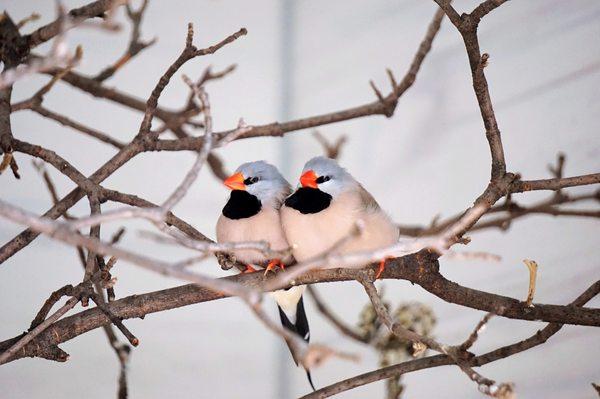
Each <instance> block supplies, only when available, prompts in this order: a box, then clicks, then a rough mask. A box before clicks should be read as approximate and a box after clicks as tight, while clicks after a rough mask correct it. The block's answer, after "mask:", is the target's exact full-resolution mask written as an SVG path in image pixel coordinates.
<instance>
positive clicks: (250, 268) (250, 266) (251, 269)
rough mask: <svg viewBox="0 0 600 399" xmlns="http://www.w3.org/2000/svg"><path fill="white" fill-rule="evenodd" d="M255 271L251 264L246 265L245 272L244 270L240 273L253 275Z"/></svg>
mask: <svg viewBox="0 0 600 399" xmlns="http://www.w3.org/2000/svg"><path fill="white" fill-rule="evenodd" d="M255 271H256V269H255V268H253V267H252V265H251V264H249V263H248V264H246V270H244V271H243V272H242V273H254V272H255Z"/></svg>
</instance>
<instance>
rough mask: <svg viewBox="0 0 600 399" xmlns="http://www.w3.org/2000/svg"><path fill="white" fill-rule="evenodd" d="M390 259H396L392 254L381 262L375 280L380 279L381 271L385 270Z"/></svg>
mask: <svg viewBox="0 0 600 399" xmlns="http://www.w3.org/2000/svg"><path fill="white" fill-rule="evenodd" d="M388 259H394V258H393V257H392V256H386V257H385V258H383V259H382V260H381V261H380V262H379V268H378V269H377V274H376V275H375V280H378V279H379V277H381V273H383V271H384V270H385V262H386V261H387V260H388Z"/></svg>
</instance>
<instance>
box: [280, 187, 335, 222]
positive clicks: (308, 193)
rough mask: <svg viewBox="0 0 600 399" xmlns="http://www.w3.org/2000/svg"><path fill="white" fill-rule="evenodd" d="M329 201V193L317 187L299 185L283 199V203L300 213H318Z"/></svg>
mask: <svg viewBox="0 0 600 399" xmlns="http://www.w3.org/2000/svg"><path fill="white" fill-rule="evenodd" d="M330 203H331V195H329V194H327V193H325V192H323V191H321V190H319V189H318V188H311V187H301V188H299V189H298V190H296V192H295V193H294V194H292V195H290V196H289V197H288V198H287V199H286V200H285V205H286V206H289V207H290V208H294V209H295V210H297V211H299V212H300V213H303V214H305V215H306V214H307V213H318V212H321V211H322V210H323V209H326V208H327V207H328V206H329V204H330Z"/></svg>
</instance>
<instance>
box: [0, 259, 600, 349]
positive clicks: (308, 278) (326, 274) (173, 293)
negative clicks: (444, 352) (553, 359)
mask: <svg viewBox="0 0 600 399" xmlns="http://www.w3.org/2000/svg"><path fill="white" fill-rule="evenodd" d="M378 266H379V265H378V264H374V265H371V266H370V268H371V269H372V270H373V271H375V270H376V269H377V268H378ZM438 267H439V264H438V262H437V260H436V259H435V256H434V255H432V254H429V253H427V252H425V251H423V252H419V253H417V254H415V255H409V256H405V257H402V258H396V259H394V260H390V261H388V263H387V266H386V269H385V271H384V272H383V274H382V276H381V277H382V278H385V279H404V280H408V281H411V282H413V283H415V284H418V285H420V286H422V287H423V288H424V289H426V290H427V291H429V292H431V293H432V294H434V295H436V296H438V297H439V298H441V299H443V300H445V301H447V302H451V303H456V304H460V305H463V306H467V307H470V308H473V309H480V310H485V311H494V312H497V313H498V315H499V316H504V317H509V318H515V319H523V320H543V321H550V322H557V323H564V324H578V325H590V326H600V310H599V309H591V308H581V307H577V306H574V305H567V306H560V305H544V304H534V306H533V307H528V306H527V305H526V304H525V303H524V302H521V301H518V300H516V299H512V298H508V297H504V296H500V295H495V294H490V293H487V292H483V291H478V290H474V289H471V288H466V287H462V286H460V285H458V284H456V283H453V282H451V281H449V280H447V279H446V278H445V277H443V276H442V275H441V274H440V273H439V271H438ZM361 273H364V271H363V270H356V269H326V270H316V271H312V272H309V273H306V274H305V275H303V276H301V277H299V278H297V279H296V280H295V281H294V284H295V285H305V284H317V283H325V282H335V281H351V280H356V279H357V278H358V276H359V275H360V274H361ZM273 278H275V276H272V277H264V276H263V275H262V274H261V273H251V274H238V275H235V276H231V277H224V278H221V279H219V280H221V281H223V282H228V283H238V284H242V285H243V286H245V287H248V288H256V289H261V287H263V286H264V285H266V284H268V283H269V281H270V280H272V279H273ZM597 284H598V285H599V286H600V283H597ZM276 288H281V287H276ZM226 297H227V295H225V294H223V293H221V292H214V291H211V290H209V289H206V288H202V287H199V286H197V285H194V284H187V285H183V286H179V287H175V288H169V289H165V290H161V291H155V292H149V293H146V294H140V295H132V296H129V297H126V298H123V299H120V300H116V301H113V302H110V303H109V304H108V305H107V307H108V308H109V310H110V311H111V313H113V314H114V315H115V316H117V317H119V318H121V319H129V318H139V317H143V316H145V315H146V314H150V313H156V312H161V311H165V310H169V309H174V308H178V307H182V306H187V305H191V304H195V303H201V302H208V301H214V300H218V299H223V298H226ZM498 309H503V311H502V312H499V311H498ZM108 323H110V320H109V319H108V317H106V315H105V314H104V312H102V311H101V310H100V309H97V308H93V309H88V310H85V311H83V312H80V313H78V314H75V315H73V316H70V317H67V318H64V319H62V320H60V321H58V322H57V323H54V324H53V325H52V326H51V327H50V328H49V329H48V330H47V331H45V332H44V333H42V334H40V336H39V337H38V338H36V340H34V341H33V342H32V343H30V344H29V345H28V346H26V347H25V348H23V350H22V351H20V352H19V353H17V354H15V356H14V357H13V358H11V360H16V359H19V358H22V357H28V356H29V357H31V356H41V355H42V354H44V353H46V352H47V348H50V347H54V346H56V345H57V344H60V343H62V342H65V341H68V340H71V339H73V338H75V337H77V336H79V335H81V334H84V333H86V332H88V331H90V330H93V329H96V328H99V327H101V326H103V325H105V324H108ZM11 342H13V343H14V340H13V339H11V340H7V341H4V342H1V343H0V352H1V351H3V350H6V348H7V347H9V346H10V343H11Z"/></svg>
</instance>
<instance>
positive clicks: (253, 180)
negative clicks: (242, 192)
mask: <svg viewBox="0 0 600 399" xmlns="http://www.w3.org/2000/svg"><path fill="white" fill-rule="evenodd" d="M257 181H258V177H248V178H247V179H246V180H244V184H245V185H247V186H249V185H250V184H254V183H256V182H257Z"/></svg>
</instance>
